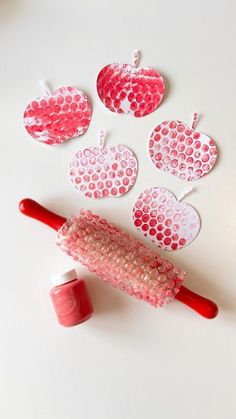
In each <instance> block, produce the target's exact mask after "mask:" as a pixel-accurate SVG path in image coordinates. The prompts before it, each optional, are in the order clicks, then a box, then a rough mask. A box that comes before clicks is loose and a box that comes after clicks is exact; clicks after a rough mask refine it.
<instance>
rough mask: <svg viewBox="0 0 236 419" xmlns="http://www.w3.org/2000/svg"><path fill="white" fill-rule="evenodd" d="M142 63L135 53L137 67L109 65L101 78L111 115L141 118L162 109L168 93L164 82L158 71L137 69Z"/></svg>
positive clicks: (99, 86)
mask: <svg viewBox="0 0 236 419" xmlns="http://www.w3.org/2000/svg"><path fill="white" fill-rule="evenodd" d="M138 59H139V54H138V51H135V54H134V64H133V65H130V64H119V63H113V64H109V65H106V66H105V67H103V69H102V70H101V71H100V73H99V74H98V77H97V91H98V95H99V97H100V99H101V101H102V102H103V104H104V105H105V106H106V107H107V108H108V109H109V110H110V111H112V112H117V113H126V114H130V115H133V116H136V117H141V116H145V115H148V114H149V113H151V112H153V111H155V109H156V108H157V107H158V106H159V105H160V103H161V101H162V99H163V96H164V93H165V83H164V80H163V78H162V76H161V74H160V73H159V72H158V71H157V70H155V69H154V68H151V67H137V65H138Z"/></svg>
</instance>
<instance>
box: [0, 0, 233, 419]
mask: <svg viewBox="0 0 236 419" xmlns="http://www.w3.org/2000/svg"><path fill="white" fill-rule="evenodd" d="M235 12H236V3H235V2H234V0H231V1H230V0H224V1H220V0H218V1H213V0H212V1H210V0H204V1H203V0H199V1H198V2H196V1H189V0H180V1H178V2H177V1H176V2H175V1H170V0H168V1H167V0H162V1H160V0H159V1H157V0H153V1H143V2H140V1H134V0H130V1H128V2H127V1H124V0H119V1H117V2H115V1H114V0H113V1H91V0H90V1H89V0H83V1H81V0H77V1H76V0H74V1H72V0H67V1H63V0H60V1H59V0H55V1H54V0H51V1H49V0H40V1H36V0H35V1H33V0H31V1H29V0H28V1H27V0H25V1H24V0H18V1H17V0H5V1H3V0H0V54H1V55H0V83H1V94H0V101H1V114H0V116H1V140H0V159H1V166H0V171H1V196H2V200H1V257H2V258H1V292H0V316H1V317H0V318H1V325H0V327H1V330H0V333H1V335H0V336H1V343H0V386H1V388H0V416H1V418H4V419H15V418H18V419H68V418H70V419H74V418H81V419H82V418H83V419H143V418H147V419H154V418H161V419H179V418H181V419H197V418H201V419H234V418H235V415H236V413H235V412H236V400H235V364H236V361H235V351H236V328H235V325H236V298H235V292H236V279H235V250H236V243H235V224H236V222H235V205H236V199H235V192H234V189H235V175H236V170H235V152H236V147H235V142H236V132H235V94H236V85H235V74H236V61H235V35H236V33H235V32H236V31H235ZM134 48H139V49H140V50H141V51H142V61H141V64H144V65H150V66H153V67H156V68H158V69H159V70H160V71H161V72H162V73H163V74H164V75H165V77H166V79H167V81H168V86H169V87H168V95H167V96H166V98H165V100H164V102H163V104H162V105H161V106H160V108H159V109H158V110H157V111H156V112H154V113H152V114H151V115H149V116H147V117H145V118H143V119H135V118H131V117H129V116H118V115H115V114H112V113H110V112H109V111H108V110H106V109H105V108H104V107H103V106H102V104H101V103H100V101H99V99H98V97H97V94H96V86H95V80H96V75H97V73H98V71H99V70H100V69H101V68H102V67H103V66H104V65H106V64H108V63H110V62H114V61H116V60H118V61H124V62H129V61H131V56H132V52H133V50H134ZM39 78H42V79H46V80H49V81H50V82H51V85H52V86H53V88H55V89H56V88H58V87H60V86H63V85H72V86H73V85H75V86H78V87H80V88H82V89H83V90H85V91H86V92H87V93H88V95H89V96H90V97H91V98H92V102H93V118H92V123H91V125H90V128H89V129H88V131H87V133H86V134H85V135H84V136H83V137H81V138H79V139H75V140H72V141H69V142H68V143H66V144H64V145H61V146H58V147H50V146H48V147H47V146H43V145H40V144H37V143H36V142H35V141H33V140H32V139H31V138H30V137H29V135H28V134H27V132H26V131H25V129H24V127H23V123H22V114H23V111H24V109H25V107H26V105H27V104H28V102H29V101H31V100H32V99H34V98H36V97H37V96H39V95H40V88H39V87H38V85H37V80H38V79H39ZM194 111H197V112H199V113H200V114H201V120H200V122H199V126H198V128H199V130H200V131H201V130H202V131H205V132H206V133H207V134H209V135H211V136H212V137H213V138H214V139H215V140H216V142H217V144H218V147H219V150H220V158H219V162H218V164H217V165H216V167H215V168H214V169H213V170H212V172H211V173H210V174H209V175H208V176H206V177H205V178H204V179H202V180H199V181H197V182H195V183H194V186H195V187H196V188H197V191H196V192H195V193H193V194H192V195H190V196H189V197H188V198H187V201H188V202H189V203H191V204H192V205H193V206H194V207H195V208H196V209H197V210H198V211H199V213H200V215H201V218H202V229H201V232H200V234H199V236H198V238H197V239H196V240H195V241H194V242H193V243H192V244H191V245H190V246H189V247H186V248H185V249H183V250H180V251H178V252H176V253H171V254H165V256H169V257H170V258H172V260H173V261H176V262H178V263H179V264H180V265H182V266H183V267H184V268H185V269H186V270H187V271H188V272H189V275H188V279H187V280H186V286H189V287H190V288H192V289H193V290H195V291H197V292H200V293H202V294H203V295H206V296H208V297H210V298H212V299H213V300H215V301H216V302H217V303H218V304H219V307H220V314H219V316H218V317H217V318H216V319H215V320H213V321H207V320H204V319H203V318H201V317H200V316H198V315H196V314H195V313H194V312H191V311H190V310H188V309H187V308H185V307H184V306H182V305H181V304H179V303H178V302H173V303H172V304H170V305H169V306H168V307H166V308H164V309H161V310H155V309H153V308H152V307H151V306H149V305H148V304H145V303H140V302H139V301H136V300H134V299H132V298H130V297H128V296H126V295H124V294H122V293H120V292H117V291H116V290H113V289H111V288H109V287H107V286H106V285H105V284H103V283H101V282H100V281H99V280H98V279H93V280H91V275H90V274H88V273H85V276H86V277H87V278H88V279H89V289H90V293H91V298H92V300H93V303H94V307H95V315H94V317H93V318H92V319H91V320H90V321H89V322H87V323H85V324H83V325H81V326H79V327H75V328H71V329H64V328H62V327H60V326H59V325H58V324H57V322H56V318H55V314H54V312H53V309H52V306H51V303H50V300H49V289H50V282H49V278H50V275H51V274H52V273H56V272H58V271H60V270H61V269H64V268H67V267H70V266H73V261H71V260H70V259H69V257H67V256H66V255H64V254H62V253H61V252H60V250H59V249H58V248H57V247H56V246H55V245H54V238H55V234H54V232H53V231H50V230H49V229H47V228H46V227H44V226H43V225H41V224H39V223H37V222H34V221H33V220H30V219H26V218H24V217H23V216H22V215H21V214H19V213H18V209H17V205H18V201H19V200H20V199H21V198H23V197H25V196H30V197H33V198H35V199H38V200H39V201H41V202H42V203H44V204H45V205H48V206H49V207H50V208H52V209H54V210H55V211H58V212H61V213H62V214H64V215H66V214H71V213H76V212H77V211H78V210H79V208H80V207H86V208H91V209H93V210H95V211H97V212H99V213H101V214H103V215H104V216H106V217H107V218H109V219H110V220H112V221H114V222H117V223H119V224H120V225H122V226H124V227H125V228H126V229H128V230H129V231H132V232H133V233H134V234H137V235H138V233H136V232H135V230H134V228H133V227H132V224H131V209H132V204H133V202H134V200H135V199H136V197H137V196H138V194H139V193H140V192H141V191H142V190H143V189H145V188H147V187H149V186H164V187H167V188H169V189H170V190H172V191H173V192H174V193H176V194H178V193H180V192H182V190H183V189H184V188H185V187H186V184H185V183H184V182H181V181H178V180H177V179H175V178H173V177H172V176H169V175H167V174H165V173H163V172H160V171H159V172H158V171H157V170H156V169H155V168H154V166H153V165H152V164H151V163H150V160H149V157H148V153H147V139H148V136H149V133H150V132H151V130H152V128H153V127H154V126H155V125H157V124H158V123H159V122H161V121H162V120H165V119H171V118H173V119H180V120H182V121H184V122H186V123H190V122H191V119H192V114H193V112H194ZM101 127H102V128H104V129H106V130H107V131H108V132H109V138H108V141H109V143H110V144H112V143H113V144H118V143H119V142H122V143H124V144H126V145H128V146H130V147H131V148H132V149H133V150H134V151H135V153H136V154H137V157H138V159H139V164H140V172H139V177H138V180H137V182H136V185H135V187H134V188H133V189H132V190H131V192H130V193H128V194H127V195H126V196H124V197H122V198H117V199H106V200H105V199H104V200H101V201H96V202H95V201H93V200H89V199H87V200H86V199H82V198H80V196H79V195H78V194H77V192H76V190H75V189H74V188H73V186H72V185H71V184H70V181H69V179H68V163H69V161H70V159H71V156H72V154H73V153H74V152H75V151H76V150H77V149H78V148H80V147H84V146H86V145H88V144H89V145H96V144H97V131H98V129H99V128H101Z"/></svg>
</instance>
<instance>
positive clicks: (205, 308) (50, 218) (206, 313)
mask: <svg viewBox="0 0 236 419" xmlns="http://www.w3.org/2000/svg"><path fill="white" fill-rule="evenodd" d="M19 209H20V211H21V212H22V213H23V214H24V215H27V216H28V217H31V218H35V219H36V220H38V221H41V222H42V223H44V224H47V225H48V226H49V227H51V228H53V229H54V230H58V229H59V228H60V227H61V226H62V224H64V222H65V221H66V218H64V217H62V216H61V215H57V214H55V213H54V212H52V211H49V210H48V209H46V208H44V207H43V206H42V205H40V204H38V203H37V202H36V201H34V200H33V199H29V198H25V199H23V200H22V201H21V202H20V204H19ZM175 298H176V300H178V301H180V302H181V303H183V304H185V305H187V306H188V307H190V308H191V309H193V310H195V311H196V312H197V313H199V314H200V315H201V316H203V317H205V318H206V319H214V317H216V316H217V313H218V307H217V305H216V304H215V303H214V302H213V301H210V300H208V299H207V298H204V297H202V296H201V295H198V294H196V293H195V292H193V291H190V290H189V289H188V288H186V287H184V286H183V285H182V286H181V287H180V290H179V292H178V293H177V295H176V297H175Z"/></svg>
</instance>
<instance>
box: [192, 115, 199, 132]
mask: <svg viewBox="0 0 236 419" xmlns="http://www.w3.org/2000/svg"><path fill="white" fill-rule="evenodd" d="M197 123H198V113H197V112H194V114H193V123H192V130H193V131H194V130H195V128H196V126H197Z"/></svg>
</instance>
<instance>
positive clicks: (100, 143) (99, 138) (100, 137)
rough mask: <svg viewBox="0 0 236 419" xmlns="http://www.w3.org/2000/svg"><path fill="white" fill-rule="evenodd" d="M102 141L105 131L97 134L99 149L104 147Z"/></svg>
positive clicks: (101, 130)
mask: <svg viewBox="0 0 236 419" xmlns="http://www.w3.org/2000/svg"><path fill="white" fill-rule="evenodd" d="M104 140H105V131H104V130H103V129H100V131H99V133H98V141H99V148H103V147H104Z"/></svg>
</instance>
